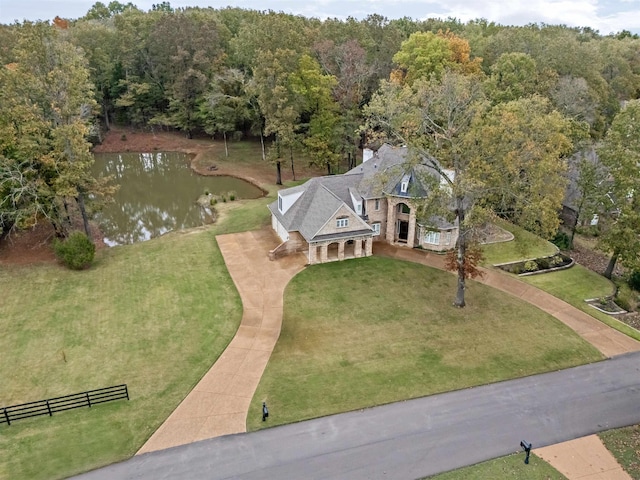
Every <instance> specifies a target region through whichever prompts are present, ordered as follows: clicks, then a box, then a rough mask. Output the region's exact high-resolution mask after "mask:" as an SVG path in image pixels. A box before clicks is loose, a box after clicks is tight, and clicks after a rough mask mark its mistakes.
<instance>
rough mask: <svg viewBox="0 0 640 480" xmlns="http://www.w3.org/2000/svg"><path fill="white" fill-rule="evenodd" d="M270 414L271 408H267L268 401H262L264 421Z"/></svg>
mask: <svg viewBox="0 0 640 480" xmlns="http://www.w3.org/2000/svg"><path fill="white" fill-rule="evenodd" d="M268 416H269V409H268V408H267V402H262V421H263V422H264V421H265V420H266V419H267V417H268Z"/></svg>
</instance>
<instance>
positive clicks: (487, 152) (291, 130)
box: [0, 1, 640, 290]
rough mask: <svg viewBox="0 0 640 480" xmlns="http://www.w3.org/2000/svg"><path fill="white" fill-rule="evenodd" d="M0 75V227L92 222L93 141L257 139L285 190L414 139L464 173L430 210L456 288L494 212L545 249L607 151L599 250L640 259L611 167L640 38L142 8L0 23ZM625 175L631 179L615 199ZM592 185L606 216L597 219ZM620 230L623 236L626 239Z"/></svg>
mask: <svg viewBox="0 0 640 480" xmlns="http://www.w3.org/2000/svg"><path fill="white" fill-rule="evenodd" d="M0 65H3V66H4V68H2V72H1V73H0V86H1V87H2V88H1V89H0V101H1V103H0V110H2V111H0V160H1V162H2V163H1V164H0V193H2V196H1V197H0V198H1V199H2V200H1V203H0V225H1V226H2V230H3V231H7V230H9V229H11V228H13V227H14V226H19V227H26V226H29V225H32V224H33V223H35V222H36V221H37V219H38V218H42V217H46V218H48V219H50V221H51V222H52V224H53V225H54V226H55V227H56V229H57V230H59V231H60V232H61V233H63V232H65V229H66V228H67V225H68V224H69V221H68V216H69V214H68V211H69V208H70V205H71V204H73V206H74V207H76V208H77V209H78V210H79V211H80V212H82V217H83V218H85V219H86V218H87V214H86V213H85V211H86V210H87V207H89V210H90V209H91V208H96V207H95V205H93V204H95V203H99V201H100V198H102V197H104V196H108V194H109V192H110V188H109V187H108V183H107V182H105V181H104V179H98V180H96V179H93V178H92V177H91V175H90V174H89V170H88V166H89V165H90V162H91V161H92V159H91V155H90V144H89V142H88V140H89V139H93V140H94V141H96V140H99V137H100V132H101V129H102V128H109V126H110V125H111V124H112V123H117V124H125V125H131V126H135V127H141V128H149V129H154V128H171V129H176V130H179V131H182V132H184V133H185V135H187V136H192V135H194V134H196V133H205V132H206V133H207V134H210V135H214V136H217V137H218V138H221V139H223V140H224V141H225V147H226V145H227V140H228V139H229V138H233V139H238V138H241V137H247V136H251V137H255V138H259V139H260V140H261V141H262V142H263V157H264V159H265V160H270V161H272V162H273V163H274V165H275V166H276V183H278V184H280V183H281V179H280V168H281V166H282V165H283V164H285V165H286V164H290V165H291V168H292V169H294V156H296V155H298V154H299V153H300V152H304V153H305V157H306V158H307V159H309V161H310V162H312V163H313V164H315V165H318V166H321V167H323V168H326V170H327V173H333V172H336V171H337V170H338V168H339V166H340V165H345V164H346V165H348V166H349V167H352V166H354V165H355V162H356V160H355V159H356V152H357V151H358V149H359V148H361V147H362V146H363V145H365V144H373V143H376V142H382V141H390V142H393V143H405V144H407V145H409V146H410V148H411V149H412V151H413V152H415V154H416V159H418V158H420V159H422V160H421V161H425V160H424V159H428V158H434V159H437V161H438V162H432V164H431V166H432V167H433V168H437V165H443V166H444V167H446V168H450V169H453V170H454V171H455V172H456V176H455V178H454V179H453V180H452V181H451V185H450V190H449V192H451V196H450V198H448V199H446V200H443V199H437V198H431V199H429V201H428V202H426V204H425V205H423V207H422V210H424V212H423V215H424V216H428V215H432V214H434V212H438V213H440V214H442V215H449V216H451V215H453V216H455V219H456V221H457V222H459V224H460V226H461V232H462V233H463V235H461V239H462V240H461V242H460V245H459V247H460V248H459V250H458V252H457V255H458V256H457V260H456V262H454V263H456V265H457V267H456V268H457V269H458V270H459V274H460V277H461V278H462V279H464V277H465V275H468V273H469V271H472V270H473V269H469V265H468V263H465V259H466V258H468V257H469V253H468V251H467V246H468V247H469V248H470V249H471V250H473V242H474V240H473V232H474V225H477V224H478V222H480V221H481V220H482V219H483V218H485V217H486V216H487V215H488V214H489V213H492V214H498V215H500V216H503V217H505V218H508V219H510V220H512V221H514V222H516V223H519V224H521V225H524V226H525V227H526V228H528V229H529V230H532V231H534V232H536V233H539V234H541V235H543V236H546V237H550V236H553V234H555V232H556V231H557V229H558V215H557V213H558V208H559V206H560V203H561V201H562V197H563V195H564V190H565V187H566V184H567V171H568V163H571V162H573V163H575V167H576V168H574V170H576V169H577V171H578V172H579V173H580V175H578V178H583V179H587V178H590V177H589V174H590V173H593V172H591V171H590V170H589V168H590V167H589V162H587V161H585V160H584V158H582V157H584V155H582V156H581V155H580V152H586V151H589V150H590V149H592V150H595V149H599V150H598V151H599V152H602V153H601V155H599V156H598V158H599V161H598V168H596V169H595V172H596V173H597V175H598V178H597V179H594V180H593V181H589V182H587V184H586V186H585V188H581V189H579V190H580V192H581V195H582V197H581V198H582V199H583V200H584V201H583V202H582V205H583V206H584V209H583V211H582V215H587V214H593V213H596V211H597V212H599V213H600V214H601V215H602V218H603V219H604V218H607V214H608V213H614V214H611V215H608V218H610V220H609V221H608V223H607V221H604V222H603V225H608V226H607V231H609V232H614V231H615V232H617V233H616V234H615V235H614V234H612V236H611V237H612V240H603V242H604V243H603V245H605V244H606V245H607V247H606V248H608V249H609V250H610V251H612V252H614V253H615V254H616V255H615V258H616V259H617V258H620V259H622V260H623V261H625V262H626V264H628V265H631V264H633V263H634V262H636V261H637V256H638V255H637V253H638V250H633V251H631V253H629V248H628V247H627V246H625V245H626V244H628V243H629V242H628V240H629V239H635V240H636V243H637V232H638V231H640V230H639V229H638V228H637V224H636V223H637V220H631V219H630V215H631V213H633V211H634V210H633V208H631V210H630V211H631V213H629V214H625V215H621V212H622V211H623V210H624V208H623V207H625V208H626V207H627V204H629V203H633V202H634V201H636V200H635V198H634V196H633V194H632V193H630V192H632V191H633V188H638V185H637V182H638V179H637V177H638V172H637V168H635V170H634V166H633V165H634V163H633V162H634V160H629V161H628V162H626V163H627V164H628V165H627V166H626V167H625V169H624V173H622V172H619V170H620V168H621V167H620V164H621V163H620V158H619V156H620V155H625V156H626V157H628V158H627V160H628V159H629V158H637V157H633V155H634V154H635V152H636V150H634V149H633V148H631V150H630V145H631V143H630V142H629V141H626V142H625V141H622V140H620V138H621V137H620V135H623V134H622V133H620V134H619V135H618V136H617V137H616V136H615V135H616V134H615V133H614V132H615V131H618V130H624V129H625V128H627V129H628V128H630V126H629V123H633V119H634V118H635V117H634V116H633V114H631V113H629V112H632V111H635V110H634V109H636V108H637V105H636V104H635V102H634V100H635V99H636V98H638V96H639V93H640V39H639V38H638V37H637V35H632V34H631V33H630V32H628V31H622V32H619V33H617V34H614V35H600V34H599V33H598V32H596V31H594V30H592V29H590V28H569V27H567V26H562V25H537V24H531V25H527V26H523V27H514V26H503V25H498V24H495V23H493V22H488V21H486V20H483V19H477V20H473V21H469V22H466V23H463V22H460V21H458V20H456V19H447V20H440V19H428V20H424V21H422V20H414V19H411V18H401V19H394V20H389V19H387V18H384V17H382V16H379V15H375V14H374V15H370V16H368V17H366V18H364V19H362V20H357V19H354V18H348V19H346V20H339V19H326V20H319V19H314V18H305V17H302V16H294V15H289V14H285V13H279V12H273V11H264V12H261V11H255V10H245V9H240V8H231V7H228V8H222V9H213V8H182V9H173V8H172V7H171V5H170V3H168V2H162V3H159V4H157V5H154V6H153V8H152V9H151V10H149V11H146V12H145V11H142V10H140V9H138V8H137V7H136V6H135V5H133V4H132V3H127V4H123V3H120V2H117V1H112V2H110V3H109V4H108V5H105V4H104V3H102V2H97V3H95V4H94V5H93V6H92V7H91V9H90V10H89V11H88V12H87V14H86V15H85V16H84V17H82V18H78V19H60V18H57V19H56V20H55V21H54V22H53V24H52V25H50V24H45V23H30V22H24V23H21V24H19V23H16V24H12V25H0ZM629 101H631V102H630V103H629V104H628V106H627V108H626V109H624V110H622V111H621V106H622V105H624V103H625V102H629ZM624 112H626V113H624ZM616 122H617V123H616ZM625 122H626V123H625ZM623 136H624V135H623ZM615 142H618V144H620V146H618V147H615V146H614V144H615ZM623 144H624V145H623ZM623 146H624V147H625V148H626V150H625V151H624V152H623V151H622V150H620V149H621V148H622V147H623ZM634 148H635V147H634ZM416 161H418V160H416ZM635 161H636V163H635V165H637V160H635ZM427 163H428V161H427ZM591 164H593V162H591ZM592 166H593V165H592ZM619 167H620V168H619ZM592 170H594V169H593V168H592ZM616 175H617V176H621V175H622V176H624V175H626V176H627V177H630V178H635V182H636V183H635V184H629V183H628V182H627V183H624V182H622V183H624V186H620V185H617V184H620V183H621V182H620V181H617V177H616ZM595 184H597V185H602V186H603V187H602V188H604V189H606V190H607V192H606V194H607V195H608V198H610V199H611V198H614V199H615V200H614V201H615V202H616V205H615V206H614V207H613V208H609V207H610V206H609V207H608V208H607V209H606V211H605V209H604V207H603V201H602V198H603V195H605V193H603V192H602V191H601V190H602V189H595V188H591V187H592V186H593V185H595ZM634 185H635V187H634ZM605 186H606V188H605ZM614 189H617V191H616V193H615V195H612V194H611V192H612V191H613V190H614ZM623 199H625V200H623ZM444 202H448V203H447V205H446V208H445V205H444ZM625 202H626V203H625ZM452 203H453V204H455V208H451V204H452ZM447 212H448V213H447ZM622 219H625V220H627V221H628V222H627V223H628V225H627V227H625V228H623V230H624V231H625V232H627V235H626V236H624V235H622V234H621V233H620V232H619V231H618V230H616V228H619V226H620V224H621V223H624V222H622ZM87 229H88V226H87ZM634 229H635V230H634ZM465 232H466V233H465ZM605 237H606V235H605ZM623 237H624V238H626V240H625V242H626V243H625V245H620V242H617V243H616V241H617V240H619V239H620V238H623ZM465 240H468V242H469V244H468V245H465V244H464V242H465ZM607 242H608V243H607ZM636 248H637V247H636ZM634 255H635V257H636V258H633V257H634ZM465 272H466V273H465ZM460 288H461V289H462V290H463V288H464V284H463V283H462V284H461V286H460Z"/></svg>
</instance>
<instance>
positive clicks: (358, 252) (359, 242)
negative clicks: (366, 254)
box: [353, 238, 362, 258]
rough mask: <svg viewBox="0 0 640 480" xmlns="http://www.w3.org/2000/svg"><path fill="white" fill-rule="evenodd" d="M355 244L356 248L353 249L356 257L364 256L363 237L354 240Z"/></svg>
mask: <svg viewBox="0 0 640 480" xmlns="http://www.w3.org/2000/svg"><path fill="white" fill-rule="evenodd" d="M354 242H355V244H354V247H355V248H354V249H353V255H354V257H356V258H360V257H361V256H362V239H361V238H357V239H355V240H354Z"/></svg>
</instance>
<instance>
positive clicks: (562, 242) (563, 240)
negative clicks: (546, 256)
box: [551, 232, 569, 250]
mask: <svg viewBox="0 0 640 480" xmlns="http://www.w3.org/2000/svg"><path fill="white" fill-rule="evenodd" d="M551 243H553V244H554V245H555V246H556V247H558V248H559V249H560V250H568V249H569V235H567V234H566V233H564V232H558V233H556V236H555V237H553V239H552V240H551Z"/></svg>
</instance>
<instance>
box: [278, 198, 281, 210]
mask: <svg viewBox="0 0 640 480" xmlns="http://www.w3.org/2000/svg"><path fill="white" fill-rule="evenodd" d="M278 210H279V211H280V213H282V197H281V196H280V195H278Z"/></svg>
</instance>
